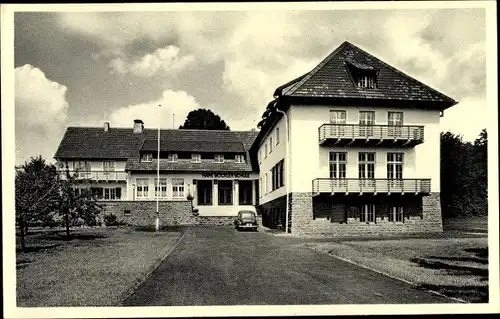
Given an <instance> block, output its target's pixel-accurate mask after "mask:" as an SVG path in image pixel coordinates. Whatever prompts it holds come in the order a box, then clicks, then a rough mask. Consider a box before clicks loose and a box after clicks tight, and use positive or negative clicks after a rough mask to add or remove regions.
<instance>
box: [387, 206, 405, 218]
mask: <svg viewBox="0 0 500 319" xmlns="http://www.w3.org/2000/svg"><path fill="white" fill-rule="evenodd" d="M403 216H404V215H403V207H402V206H391V207H390V208H389V221H390V222H403V220H404V218H403Z"/></svg>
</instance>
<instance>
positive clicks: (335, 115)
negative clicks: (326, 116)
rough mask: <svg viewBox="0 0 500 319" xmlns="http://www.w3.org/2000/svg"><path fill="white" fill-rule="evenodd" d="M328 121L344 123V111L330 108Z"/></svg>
mask: <svg viewBox="0 0 500 319" xmlns="http://www.w3.org/2000/svg"><path fill="white" fill-rule="evenodd" d="M330 123H332V124H345V123H346V111H338V110H331V111H330Z"/></svg>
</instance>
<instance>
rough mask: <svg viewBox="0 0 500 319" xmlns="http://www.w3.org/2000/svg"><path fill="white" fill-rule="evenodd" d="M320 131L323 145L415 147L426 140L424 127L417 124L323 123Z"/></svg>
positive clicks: (320, 141)
mask: <svg viewBox="0 0 500 319" xmlns="http://www.w3.org/2000/svg"><path fill="white" fill-rule="evenodd" d="M318 133H319V145H321V146H346V145H356V146H360V145H363V146H377V145H379V146H396V147H413V146H415V145H418V144H421V143H423V142H424V127H423V126H415V125H401V126H394V125H359V124H323V125H321V126H320V127H319V128H318Z"/></svg>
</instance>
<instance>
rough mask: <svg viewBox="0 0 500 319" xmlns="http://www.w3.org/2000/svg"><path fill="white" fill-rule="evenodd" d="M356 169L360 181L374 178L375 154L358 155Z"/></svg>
mask: <svg viewBox="0 0 500 319" xmlns="http://www.w3.org/2000/svg"><path fill="white" fill-rule="evenodd" d="M358 169H359V171H358V172H359V174H358V177H359V178H360V179H373V178H375V153H366V152H360V153H359V154H358Z"/></svg>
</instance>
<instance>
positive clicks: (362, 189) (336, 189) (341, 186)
mask: <svg viewBox="0 0 500 319" xmlns="http://www.w3.org/2000/svg"><path fill="white" fill-rule="evenodd" d="M312 188H313V189H312V191H313V194H314V195H319V194H322V193H323V194H325V193H327V194H331V195H334V194H350V193H351V194H360V195H361V194H363V193H369V194H374V195H376V194H378V193H382V194H387V195H390V194H405V193H408V194H429V193H430V192H431V180H430V179H409V178H405V179H387V178H375V179H359V178H343V179H342V178H339V179H334V178H316V179H314V180H313V182H312Z"/></svg>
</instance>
